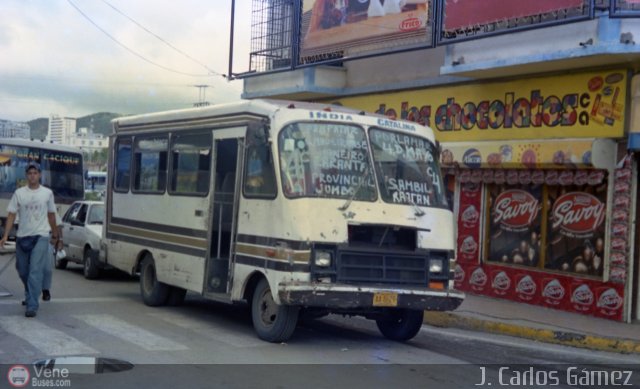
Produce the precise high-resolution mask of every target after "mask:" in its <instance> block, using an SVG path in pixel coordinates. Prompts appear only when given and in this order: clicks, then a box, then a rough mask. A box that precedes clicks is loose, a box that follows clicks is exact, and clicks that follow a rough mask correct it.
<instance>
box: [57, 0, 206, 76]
mask: <svg viewBox="0 0 640 389" xmlns="http://www.w3.org/2000/svg"><path fill="white" fill-rule="evenodd" d="M67 2H68V3H69V4H71V6H72V7H73V8H75V9H76V11H78V12H79V13H80V15H82V16H83V17H84V18H85V19H87V20H88V21H89V23H91V24H93V25H94V26H95V27H96V28H97V29H98V30H100V31H101V32H102V33H103V34H105V35H106V36H107V37H109V39H111V40H112V41H114V42H115V43H117V44H118V45H119V46H121V47H122V48H124V49H125V50H127V51H128V52H130V53H131V54H133V55H135V56H136V57H138V58H140V59H141V60H143V61H145V62H147V63H149V64H151V65H153V66H157V67H159V68H161V69H164V70H166V71H169V72H172V73H177V74H182V75H184V76H191V77H209V76H210V75H209V74H194V73H185V72H181V71H179V70H175V69H171V68H168V67H166V66H164V65H160V64H159V63H157V62H154V61H152V60H150V59H148V58H146V57H144V56H143V55H141V54H139V53H137V52H136V51H134V50H133V49H131V48H129V47H128V46H126V45H125V44H124V43H122V42H120V41H119V40H117V39H116V38H115V37H114V36H113V35H111V34H109V33H108V32H107V31H106V30H105V29H103V28H102V27H100V26H99V25H98V24H97V23H96V22H94V21H93V20H92V19H91V18H90V17H89V16H88V15H87V14H85V13H84V12H82V10H81V9H80V8H78V6H77V5H76V4H75V3H74V2H73V1H71V0H67Z"/></svg>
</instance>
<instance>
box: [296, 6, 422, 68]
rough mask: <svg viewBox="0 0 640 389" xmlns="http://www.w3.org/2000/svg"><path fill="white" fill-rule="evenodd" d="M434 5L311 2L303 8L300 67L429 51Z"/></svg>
mask: <svg viewBox="0 0 640 389" xmlns="http://www.w3.org/2000/svg"><path fill="white" fill-rule="evenodd" d="M431 8H432V7H431V1H430V0H308V1H304V3H303V10H302V25H301V39H300V41H301V47H300V63H301V64H305V63H313V62H319V61H326V60H331V59H336V58H342V57H347V56H357V55H360V54H364V53H371V52H381V53H382V52H385V51H389V50H392V49H393V50H397V49H398V48H401V47H406V46H425V45H427V44H430V43H431V40H432V34H431V27H432V23H431V20H432V19H433V18H432V17H431V16H430V15H431V14H432V12H433V10H432V9H431Z"/></svg>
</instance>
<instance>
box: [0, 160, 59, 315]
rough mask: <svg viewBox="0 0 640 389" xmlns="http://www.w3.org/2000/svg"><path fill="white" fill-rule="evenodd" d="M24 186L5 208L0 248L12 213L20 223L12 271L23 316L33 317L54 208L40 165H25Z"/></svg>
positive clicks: (55, 233) (54, 236)
mask: <svg viewBox="0 0 640 389" xmlns="http://www.w3.org/2000/svg"><path fill="white" fill-rule="evenodd" d="M25 171H26V174H27V185H26V186H23V187H21V188H19V189H17V190H16V191H15V192H14V193H13V196H12V197H11V201H10V202H9V206H8V207H7V213H8V215H7V222H6V226H5V229H4V236H3V237H2V239H0V247H4V244H5V243H6V242H7V239H8V238H9V231H11V229H12V228H13V224H14V222H15V220H16V216H18V217H19V218H20V226H19V227H18V231H17V233H16V236H17V238H16V270H17V271H18V275H19V276H20V280H22V283H23V285H24V289H25V301H26V306H27V308H26V311H25V316H26V317H35V316H36V312H37V311H38V307H39V303H38V300H39V298H40V293H41V291H42V283H43V281H44V271H45V267H46V261H47V260H49V259H50V256H49V232H51V240H52V241H57V240H58V230H57V228H56V217H55V212H56V207H55V204H54V202H53V192H52V191H51V190H50V189H49V188H46V187H44V186H42V185H40V177H41V170H40V165H38V164H37V163H35V162H29V164H28V165H27V167H26V170H25Z"/></svg>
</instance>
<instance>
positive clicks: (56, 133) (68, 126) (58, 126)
mask: <svg viewBox="0 0 640 389" xmlns="http://www.w3.org/2000/svg"><path fill="white" fill-rule="evenodd" d="M75 132H76V119H73V118H68V117H60V116H57V115H51V116H50V117H49V133H48V136H47V140H49V141H51V142H54V143H60V144H65V145H69V142H70V137H71V136H72V135H73V134H75Z"/></svg>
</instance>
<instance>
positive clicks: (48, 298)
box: [42, 289, 51, 301]
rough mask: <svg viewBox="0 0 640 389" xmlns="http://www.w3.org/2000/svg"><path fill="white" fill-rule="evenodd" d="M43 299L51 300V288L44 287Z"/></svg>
mask: <svg viewBox="0 0 640 389" xmlns="http://www.w3.org/2000/svg"><path fill="white" fill-rule="evenodd" d="M42 300H44V301H49V300H51V293H50V292H49V289H42Z"/></svg>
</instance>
